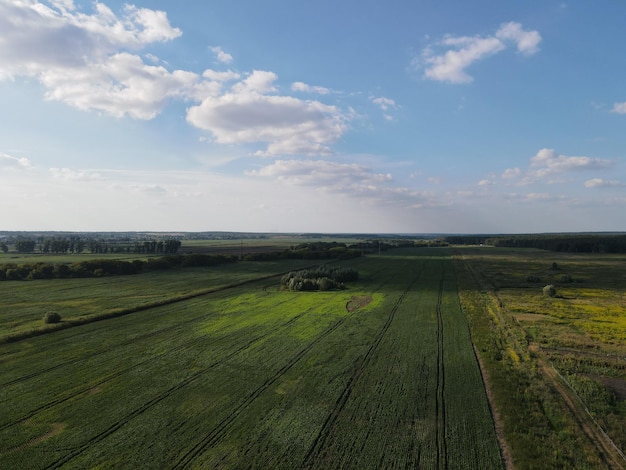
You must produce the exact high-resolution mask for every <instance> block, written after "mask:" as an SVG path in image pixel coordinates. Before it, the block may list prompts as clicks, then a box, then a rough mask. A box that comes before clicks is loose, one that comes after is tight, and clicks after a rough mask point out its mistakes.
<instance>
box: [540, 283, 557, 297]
mask: <svg viewBox="0 0 626 470" xmlns="http://www.w3.org/2000/svg"><path fill="white" fill-rule="evenodd" d="M543 295H545V296H546V297H556V287H554V286H553V285H552V284H550V285H547V286H545V287H544V288H543Z"/></svg>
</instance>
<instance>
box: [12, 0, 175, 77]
mask: <svg viewBox="0 0 626 470" xmlns="http://www.w3.org/2000/svg"><path fill="white" fill-rule="evenodd" d="M0 31H2V39H0V78H1V77H4V78H7V77H13V76H16V75H28V76H37V75H38V74H39V73H41V72H42V71H45V70H49V69H50V68H68V67H69V68H73V67H81V66H84V65H85V63H86V58H89V60H91V61H99V60H101V59H103V58H105V57H106V56H107V55H108V54H110V53H114V52H116V51H118V50H120V49H129V50H137V49H140V48H142V47H144V46H145V45H147V44H150V43H153V42H165V41H169V40H171V39H174V38H177V37H179V36H180V35H181V34H182V33H181V31H180V30H179V29H178V28H173V27H172V26H170V24H169V21H168V19H167V15H166V14H165V13H164V12H162V11H155V10H149V9H146V8H137V7H135V6H133V5H126V6H125V7H124V9H123V12H122V15H121V17H118V16H117V15H116V14H115V13H113V11H112V10H111V9H110V8H109V7H107V6H106V5H104V4H103V3H95V4H94V10H93V12H92V13H91V14H87V13H82V12H80V11H77V9H76V8H75V6H74V4H73V3H72V2H70V1H63V2H61V1H56V2H52V3H51V6H48V5H46V4H45V3H43V2H38V1H32V0H31V1H20V0H10V1H3V2H1V3H0ZM3 45H4V46H3ZM7 45H10V47H7Z"/></svg>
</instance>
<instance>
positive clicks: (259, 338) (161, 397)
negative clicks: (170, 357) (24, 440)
mask: <svg viewBox="0 0 626 470" xmlns="http://www.w3.org/2000/svg"><path fill="white" fill-rule="evenodd" d="M307 312H308V311H304V312H301V313H299V314H298V315H295V316H294V317H293V318H290V319H289V320H288V321H287V322H285V323H283V324H282V325H281V326H280V327H279V328H284V327H287V326H289V325H291V324H292V323H294V322H296V321H297V320H298V319H300V318H302V317H303V316H304V315H306V313H307ZM345 318H346V317H344V318H343V319H342V320H340V322H343V320H345ZM337 326H339V325H337V324H336V325H335V326H334V327H331V328H332V329H335V328H336V327H337ZM275 332H276V329H274V330H272V331H270V332H268V333H264V334H261V335H258V336H256V337H254V338H252V339H251V340H249V341H247V342H246V343H245V344H243V345H241V346H240V347H238V348H237V349H235V350H234V351H232V352H231V353H229V354H227V355H226V356H224V357H222V358H220V359H219V360H217V361H214V362H213V363H211V364H209V365H208V366H207V367H205V368H203V369H202V370H199V371H197V372H195V373H194V374H192V375H190V376H189V377H187V378H186V379H184V380H182V381H181V382H179V383H178V384H176V385H174V386H172V387H170V388H169V389H167V390H165V391H164V392H162V393H159V394H158V395H157V396H155V397H153V398H152V399H151V400H149V401H147V402H146V403H144V404H143V405H141V406H140V407H138V408H137V409H135V410H133V411H132V412H130V413H129V414H127V415H126V416H124V417H123V418H122V419H120V420H119V421H117V422H115V423H113V424H112V425H110V426H109V427H108V428H107V429H105V430H103V431H101V432H100V433H98V434H96V435H95V436H93V437H91V438H89V439H88V440H87V441H85V442H83V443H82V444H80V445H79V446H77V447H75V448H73V449H69V451H68V453H67V454H66V455H64V456H63V457H61V458H60V459H57V460H56V461H54V462H53V463H51V464H49V465H48V466H47V467H46V468H48V469H52V468H58V467H59V466H61V465H64V464H66V463H68V462H70V461H71V460H73V459H74V458H76V457H78V456H79V455H80V454H82V453H83V452H84V451H85V450H87V449H88V448H89V447H90V446H91V445H93V444H95V443H97V442H100V441H102V440H103V439H105V438H106V437H108V436H110V435H111V434H113V433H114V432H116V431H117V430H119V429H120V428H122V427H123V426H125V425H126V424H127V423H129V422H130V421H131V420H132V419H134V418H136V417H138V416H140V415H141V414H143V413H144V412H146V411H148V410H149V409H150V408H152V407H153V406H155V405H157V404H158V403H160V402H161V401H163V400H165V399H167V398H168V397H170V396H171V395H172V394H173V393H175V392H177V391H178V390H181V389H183V388H185V387H186V386H188V385H190V384H192V383H193V382H195V381H196V380H198V379H199V378H200V377H202V376H203V375H205V374H207V373H208V372H210V371H211V370H212V369H213V368H215V367H216V366H219V365H221V364H224V363H225V362H226V361H228V360H230V359H232V358H233V357H235V356H236V355H237V354H239V353H241V352H242V351H245V350H246V349H248V348H250V347H251V346H252V345H254V344H255V343H258V342H260V341H262V340H263V339H265V338H267V337H268V336H270V335H271V334H274V333H275ZM329 332H330V331H328V330H327V331H326V333H325V334H328V333H329ZM325 334H324V335H325ZM319 339H321V338H318V339H317V340H316V341H315V342H317V341H318V340H319ZM315 342H314V343H315ZM188 344H189V343H187V345H188ZM312 346H313V344H311V345H309V347H308V348H305V349H307V350H308V349H310V348H311V347H312ZM170 352H171V351H170ZM305 352H306V351H305ZM168 353H169V352H168ZM168 353H164V354H168ZM303 354H304V353H302V355H303ZM292 365H293V364H292ZM281 371H282V369H281ZM282 373H284V371H283V372H282ZM281 375H282V374H281ZM277 378H278V377H277ZM268 386H269V385H268ZM92 387H93V386H90V389H91V388H92ZM265 388H267V387H265ZM84 392H85V391H84V390H83V391H82V392H81V393H84Z"/></svg>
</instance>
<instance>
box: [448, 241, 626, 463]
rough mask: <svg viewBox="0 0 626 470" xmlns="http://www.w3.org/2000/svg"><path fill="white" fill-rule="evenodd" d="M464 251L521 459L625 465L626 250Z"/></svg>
mask: <svg viewBox="0 0 626 470" xmlns="http://www.w3.org/2000/svg"><path fill="white" fill-rule="evenodd" d="M457 255H458V260H459V261H458V265H457V268H458V275H459V287H460V295H461V299H462V303H463V306H464V309H465V311H466V313H467V315H468V318H469V320H470V324H471V327H472V331H473V340H474V344H475V346H476V348H477V350H478V351H479V352H480V356H481V357H482V361H483V364H484V366H485V368H486V370H487V371H488V376H489V377H488V382H489V384H490V389H491V393H492V397H493V402H494V404H495V407H496V408H497V409H498V410H499V414H500V426H501V428H502V432H503V435H504V437H505V438H506V442H507V444H508V448H509V451H510V455H511V460H512V463H514V464H515V466H516V468H626V457H625V456H624V452H623V450H624V449H626V432H624V430H625V429H626V256H625V255H619V254H601V253H556V252H548V251H544V250H536V249H511V248H493V247H486V246H485V247H461V248H458V249H457ZM550 285H551V286H553V287H554V290H552V291H550V290H546V289H544V288H545V287H546V286H550Z"/></svg>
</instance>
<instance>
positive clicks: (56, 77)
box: [40, 53, 199, 119]
mask: <svg viewBox="0 0 626 470" xmlns="http://www.w3.org/2000/svg"><path fill="white" fill-rule="evenodd" d="M198 79H199V77H198V75H196V74H195V73H192V72H186V71H183V70H175V71H174V72H169V71H168V70H167V69H165V68H164V67H161V66H153V65H146V64H144V63H143V61H142V60H141V58H140V57H139V56H136V55H132V54H128V53H119V54H115V55H113V56H111V57H109V58H108V59H107V60H106V61H104V62H102V63H98V64H90V65H88V66H85V67H81V68H76V69H65V68H58V69H50V70H47V71H44V72H42V73H41V75H40V80H41V82H42V83H43V84H44V85H45V86H46V88H47V90H48V91H47V92H46V94H45V96H46V98H47V99H50V100H56V101H62V102H64V103H66V104H69V105H71V106H74V107H76V108H78V109H81V110H84V111H89V110H98V111H103V112H105V113H107V114H110V115H112V116H115V117H122V116H124V115H128V116H130V117H132V118H135V119H152V118H154V117H155V116H156V115H157V114H158V113H159V112H160V111H161V110H162V108H163V107H164V106H165V104H166V103H167V100H168V99H170V98H172V97H185V96H186V95H190V94H192V92H193V90H194V87H196V86H197V85H198Z"/></svg>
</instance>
